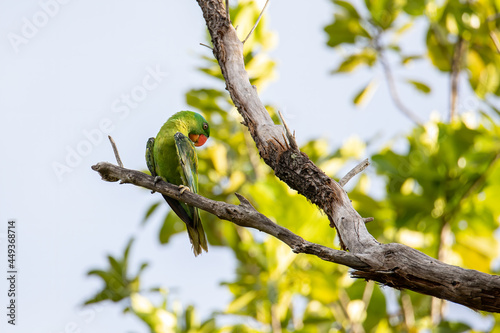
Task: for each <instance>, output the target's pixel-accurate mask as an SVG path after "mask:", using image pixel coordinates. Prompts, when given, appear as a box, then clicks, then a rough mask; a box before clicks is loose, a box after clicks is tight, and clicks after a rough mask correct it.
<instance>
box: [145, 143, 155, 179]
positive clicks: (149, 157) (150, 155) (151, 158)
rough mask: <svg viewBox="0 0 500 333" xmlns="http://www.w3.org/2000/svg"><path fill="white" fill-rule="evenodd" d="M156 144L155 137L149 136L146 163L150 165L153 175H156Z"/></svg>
mask: <svg viewBox="0 0 500 333" xmlns="http://www.w3.org/2000/svg"><path fill="white" fill-rule="evenodd" d="M154 145H155V138H149V140H148V143H147V144H146V165H147V166H148V169H149V172H151V176H153V177H156V176H157V175H156V166H155V157H154V155H153V147H154Z"/></svg>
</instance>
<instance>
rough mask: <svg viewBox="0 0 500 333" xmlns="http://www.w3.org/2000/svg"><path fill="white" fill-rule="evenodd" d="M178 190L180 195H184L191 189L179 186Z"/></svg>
mask: <svg viewBox="0 0 500 333" xmlns="http://www.w3.org/2000/svg"><path fill="white" fill-rule="evenodd" d="M179 190H180V191H181V195H182V193H184V192H185V191H189V192H191V189H190V188H189V187H187V186H184V185H179Z"/></svg>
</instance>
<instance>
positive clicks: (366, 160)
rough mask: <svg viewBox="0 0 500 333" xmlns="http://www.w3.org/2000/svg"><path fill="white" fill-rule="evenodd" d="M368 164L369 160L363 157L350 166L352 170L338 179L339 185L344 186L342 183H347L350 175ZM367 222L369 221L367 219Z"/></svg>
mask: <svg viewBox="0 0 500 333" xmlns="http://www.w3.org/2000/svg"><path fill="white" fill-rule="evenodd" d="M369 165H370V161H369V160H368V159H367V158H366V159H364V160H363V161H362V162H361V163H359V164H358V165H356V166H355V167H354V168H352V170H351V171H349V172H348V173H347V174H346V175H345V176H344V177H342V179H341V180H339V185H340V186H342V187H344V185H345V184H347V182H348V181H350V180H351V178H352V177H354V176H356V175H357V174H358V173H360V172H362V171H363V170H364V169H366V168H367V167H368V166H369ZM368 222H370V221H368ZM365 223H366V221H365Z"/></svg>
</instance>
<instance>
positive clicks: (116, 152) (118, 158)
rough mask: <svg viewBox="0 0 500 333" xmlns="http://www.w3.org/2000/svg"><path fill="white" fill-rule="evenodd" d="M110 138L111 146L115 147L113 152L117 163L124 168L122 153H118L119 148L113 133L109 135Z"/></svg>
mask: <svg viewBox="0 0 500 333" xmlns="http://www.w3.org/2000/svg"><path fill="white" fill-rule="evenodd" d="M108 139H109V142H110V143H111V147H113V153H115V158H116V163H118V165H119V166H121V167H122V168H123V163H122V159H121V158H120V154H119V153H118V148H116V143H115V140H113V138H112V137H111V135H108Z"/></svg>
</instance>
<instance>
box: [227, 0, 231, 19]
mask: <svg viewBox="0 0 500 333" xmlns="http://www.w3.org/2000/svg"><path fill="white" fill-rule="evenodd" d="M226 17H227V19H228V20H229V22H231V18H230V17H229V0H226Z"/></svg>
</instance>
